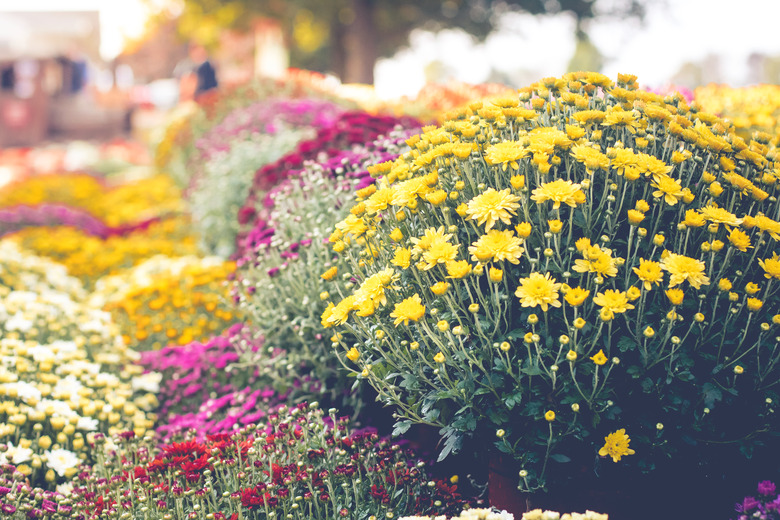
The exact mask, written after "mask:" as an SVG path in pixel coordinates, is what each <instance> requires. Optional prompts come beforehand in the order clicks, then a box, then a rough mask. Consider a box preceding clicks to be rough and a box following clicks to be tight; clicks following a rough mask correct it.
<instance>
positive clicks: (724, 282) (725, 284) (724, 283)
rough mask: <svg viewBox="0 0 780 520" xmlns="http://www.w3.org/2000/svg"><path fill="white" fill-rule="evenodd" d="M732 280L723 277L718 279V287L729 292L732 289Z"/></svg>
mask: <svg viewBox="0 0 780 520" xmlns="http://www.w3.org/2000/svg"><path fill="white" fill-rule="evenodd" d="M731 287H732V285H731V282H730V281H729V279H728V278H721V279H720V280H718V289H720V290H721V291H723V292H728V291H730V290H731Z"/></svg>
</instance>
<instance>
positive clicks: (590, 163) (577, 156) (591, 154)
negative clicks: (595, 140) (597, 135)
mask: <svg viewBox="0 0 780 520" xmlns="http://www.w3.org/2000/svg"><path fill="white" fill-rule="evenodd" d="M571 155H572V157H574V160H575V161H577V162H579V163H582V164H584V165H585V169H586V170H587V171H588V172H590V173H593V172H595V171H596V170H606V169H608V168H609V157H607V156H606V155H604V154H603V153H601V150H600V148H599V147H598V146H596V147H593V146H589V145H577V146H574V147H572V149H571Z"/></svg>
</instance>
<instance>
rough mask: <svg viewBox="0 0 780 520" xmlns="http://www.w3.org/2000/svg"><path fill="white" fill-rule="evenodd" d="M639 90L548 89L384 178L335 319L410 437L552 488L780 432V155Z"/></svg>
mask: <svg viewBox="0 0 780 520" xmlns="http://www.w3.org/2000/svg"><path fill="white" fill-rule="evenodd" d="M636 85H637V83H636V78H635V77H634V76H629V75H625V76H624V75H620V76H619V77H618V81H617V83H613V81H612V80H610V79H609V78H607V77H605V76H603V75H600V74H595V73H571V74H567V75H566V76H564V77H562V78H548V79H544V80H542V81H540V82H538V83H536V84H534V85H533V86H532V87H530V88H526V89H522V90H520V91H519V95H518V96H512V97H506V98H501V99H496V100H493V101H492V102H491V103H474V104H472V105H471V106H470V107H469V108H468V109H466V110H462V111H460V112H458V113H454V114H452V116H451V118H450V119H449V120H448V121H446V122H444V123H443V124H442V125H441V126H440V127H436V128H428V129H426V131H425V132H424V133H423V134H421V135H419V136H417V137H414V138H412V139H410V140H409V141H408V143H409V144H410V145H411V147H412V151H411V152H410V153H407V154H405V155H403V156H402V157H401V158H400V159H398V160H396V161H395V162H388V163H383V164H379V165H377V166H376V167H375V168H374V170H375V172H376V173H378V174H380V175H381V178H380V179H379V181H378V187H377V190H376V192H375V193H373V194H372V195H371V196H370V197H368V198H367V199H366V200H365V201H362V202H361V204H360V206H361V207H360V208H359V210H356V211H353V212H352V214H351V215H350V216H349V217H347V218H346V219H345V220H343V221H342V222H341V223H339V224H338V225H337V226H336V231H335V232H334V235H333V236H332V237H331V239H332V241H333V242H334V249H335V250H336V251H341V255H343V258H346V259H347V260H348V262H349V265H350V266H351V267H350V272H349V273H348V274H349V276H350V278H351V279H352V280H353V281H354V284H355V285H354V288H353V289H351V290H348V291H343V292H342V293H340V294H339V295H336V294H333V298H332V301H331V303H330V305H329V306H328V308H327V309H326V311H325V313H324V314H323V316H322V319H323V322H324V323H325V324H326V325H327V326H329V327H332V329H333V331H334V332H335V333H336V334H337V336H336V339H339V337H340V336H338V334H343V337H344V338H346V337H351V338H356V340H355V341H346V340H344V339H341V340H340V342H339V344H336V345H334V346H335V348H336V350H337V352H338V353H339V356H340V359H341V361H342V362H343V364H344V366H345V367H346V368H347V369H349V370H350V371H351V372H352V373H354V374H355V375H356V376H357V377H358V378H359V379H360V380H362V381H364V382H365V383H368V384H370V385H372V386H373V387H374V388H375V389H376V390H377V392H378V393H379V395H380V399H381V400H382V401H383V402H385V403H386V404H388V405H393V406H394V407H395V408H396V413H397V416H398V422H397V426H396V432H404V431H405V430H406V429H407V428H408V427H409V426H410V425H411V424H413V423H424V424H430V425H434V426H437V427H439V428H441V430H440V432H441V434H442V435H443V438H444V439H443V440H444V442H443V443H442V449H441V453H440V458H444V457H446V456H447V455H448V454H449V453H450V452H454V451H458V450H459V449H460V448H461V446H462V443H463V442H464V441H465V440H466V439H477V440H478V441H479V442H478V444H479V445H480V446H481V447H484V446H485V445H486V444H487V443H486V442H484V441H485V440H486V439H490V443H491V444H492V445H493V448H495V449H497V450H499V451H501V452H504V453H505V454H510V455H511V456H513V457H514V458H515V459H516V461H517V466H518V468H519V469H520V478H519V480H520V482H519V484H520V487H521V488H522V489H526V490H534V489H539V488H541V487H543V486H545V484H546V483H554V482H560V481H562V480H564V479H565V478H568V475H571V474H572V473H574V471H572V468H581V467H590V468H592V467H593V466H594V464H599V463H600V464H607V461H609V464H612V463H613V462H612V461H614V462H618V461H620V462H621V464H624V465H626V464H627V465H628V466H632V467H638V468H640V469H643V470H648V469H652V468H653V467H654V466H655V465H656V464H657V463H661V462H663V461H664V460H666V458H667V456H670V457H671V456H675V457H676V458H675V461H677V460H678V458H677V457H681V456H683V455H686V456H688V455H690V456H691V457H692V458H693V459H695V458H696V457H699V455H700V453H701V451H702V450H706V449H707V448H708V447H711V446H714V445H721V443H725V444H726V445H728V446H729V447H734V449H735V450H736V447H735V446H734V445H735V444H736V445H738V447H739V448H740V449H742V450H743V451H744V452H746V453H747V452H749V450H750V449H752V446H755V445H760V443H761V442H763V441H764V440H765V437H766V436H767V435H770V434H777V433H778V432H779V431H780V424H778V421H777V418H776V416H775V415H774V412H773V408H772V407H773V403H775V402H776V401H777V398H778V397H777V395H776V390H777V384H778V381H779V379H780V371H779V370H778V362H779V361H780V349H779V348H778V340H777V336H778V326H779V325H780V315H778V312H780V309H779V308H778V307H779V305H778V299H777V291H778V279H780V258H779V257H778V255H777V253H776V251H777V246H778V240H780V222H778V216H779V215H778V212H779V211H780V206H779V205H778V200H777V196H776V190H777V181H778V179H779V178H780V169H778V166H780V163H778V162H776V151H775V150H774V149H770V148H769V147H768V146H767V145H766V143H764V142H762V141H751V142H746V141H744V140H743V139H742V138H740V137H738V136H737V135H736V134H734V133H733V132H732V131H730V130H729V126H728V125H727V124H726V123H724V122H723V121H721V120H719V119H718V118H717V117H715V116H712V115H710V114H707V113H703V112H700V111H698V110H696V109H695V108H693V107H690V106H688V105H687V104H686V103H685V101H684V99H683V98H682V96H679V95H675V96H669V97H661V96H659V95H656V94H652V93H648V92H643V91H639V90H637V87H636ZM347 333H348V334H347ZM735 439H739V441H735ZM629 442H630V445H629ZM607 457H610V458H611V460H609V459H607ZM570 461H573V462H574V464H571V463H570V464H565V463H567V462H570ZM594 461H596V462H594ZM598 461H601V462H598ZM711 462H712V463H713V464H715V465H717V462H716V461H715V460H714V459H711ZM721 469H722V468H721ZM592 471H593V469H591V470H590V474H591V475H592Z"/></svg>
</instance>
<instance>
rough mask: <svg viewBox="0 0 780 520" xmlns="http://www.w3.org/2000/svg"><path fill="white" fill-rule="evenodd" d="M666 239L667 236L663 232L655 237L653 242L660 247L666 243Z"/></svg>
mask: <svg viewBox="0 0 780 520" xmlns="http://www.w3.org/2000/svg"><path fill="white" fill-rule="evenodd" d="M665 240H666V237H665V236H663V235H661V234H658V235H656V236H654V237H653V244H655V245H656V246H659V247H660V246H662V245H663V244H664V241H665Z"/></svg>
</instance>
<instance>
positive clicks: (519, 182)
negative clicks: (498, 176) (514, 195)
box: [509, 175, 525, 190]
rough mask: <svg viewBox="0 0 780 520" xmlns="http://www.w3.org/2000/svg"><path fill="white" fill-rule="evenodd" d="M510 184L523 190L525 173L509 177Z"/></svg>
mask: <svg viewBox="0 0 780 520" xmlns="http://www.w3.org/2000/svg"><path fill="white" fill-rule="evenodd" d="M509 184H511V185H512V188H514V189H516V190H521V189H523V188H524V187H525V175H512V177H511V178H510V179H509Z"/></svg>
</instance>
